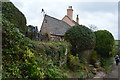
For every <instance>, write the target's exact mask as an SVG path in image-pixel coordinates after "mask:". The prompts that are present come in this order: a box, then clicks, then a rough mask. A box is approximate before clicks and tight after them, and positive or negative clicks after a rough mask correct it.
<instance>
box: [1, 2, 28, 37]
mask: <svg viewBox="0 0 120 80" xmlns="http://www.w3.org/2000/svg"><path fill="white" fill-rule="evenodd" d="M4 18H5V19H6V20H7V21H9V22H10V23H13V24H14V25H15V27H17V28H18V29H19V30H20V32H22V33H23V34H24V35H26V32H27V31H28V27H27V26H26V24H27V21H26V18H25V16H24V14H23V13H22V12H20V11H19V9H17V8H16V7H15V6H14V4H13V3H12V2H2V20H3V19H4Z"/></svg>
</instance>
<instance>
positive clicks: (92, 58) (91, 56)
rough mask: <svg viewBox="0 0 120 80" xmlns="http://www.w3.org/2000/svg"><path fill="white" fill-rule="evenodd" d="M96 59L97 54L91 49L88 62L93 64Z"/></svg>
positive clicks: (97, 58)
mask: <svg viewBox="0 0 120 80" xmlns="http://www.w3.org/2000/svg"><path fill="white" fill-rule="evenodd" d="M98 60H99V55H98V54H97V53H96V51H92V54H91V55H90V64H92V65H95V63H96V62H97V61H98Z"/></svg>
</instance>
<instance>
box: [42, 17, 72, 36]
mask: <svg viewBox="0 0 120 80" xmlns="http://www.w3.org/2000/svg"><path fill="white" fill-rule="evenodd" d="M44 20H46V21H47V23H48V28H49V31H50V34H52V35H61V36H63V35H64V34H65V32H66V31H67V30H68V29H69V28H70V27H71V26H70V25H69V24H67V23H66V22H64V21H62V20H59V19H56V18H54V17H51V16H48V15H45V19H44Z"/></svg>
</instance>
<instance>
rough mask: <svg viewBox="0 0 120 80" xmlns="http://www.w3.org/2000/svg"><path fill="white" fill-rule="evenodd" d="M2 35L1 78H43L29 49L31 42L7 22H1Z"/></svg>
mask: <svg viewBox="0 0 120 80" xmlns="http://www.w3.org/2000/svg"><path fill="white" fill-rule="evenodd" d="M2 35H3V37H2V42H3V43H2V57H3V58H2V62H3V64H2V69H3V72H2V77H3V78H43V77H44V73H43V72H42V71H41V70H42V69H41V67H38V62H37V61H36V58H35V55H34V53H33V52H32V49H31V48H30V46H31V45H33V43H32V41H31V40H30V39H28V38H26V37H25V36H24V35H23V34H21V33H20V32H19V29H17V28H15V27H14V25H13V24H11V23H10V22H9V21H7V20H6V21H3V30H2Z"/></svg>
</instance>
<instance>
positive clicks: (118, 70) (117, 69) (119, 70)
mask: <svg viewBox="0 0 120 80" xmlns="http://www.w3.org/2000/svg"><path fill="white" fill-rule="evenodd" d="M93 80H120V63H119V65H118V66H116V64H115V61H114V64H113V68H112V71H111V72H110V73H109V74H107V75H106V76H105V77H104V78H102V77H101V78H100V76H98V77H96V78H94V79H93Z"/></svg>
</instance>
